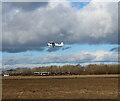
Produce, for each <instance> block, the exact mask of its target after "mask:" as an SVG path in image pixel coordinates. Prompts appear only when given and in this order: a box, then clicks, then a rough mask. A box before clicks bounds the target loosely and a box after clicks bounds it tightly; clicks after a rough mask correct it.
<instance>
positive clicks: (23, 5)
mask: <svg viewBox="0 0 120 101" xmlns="http://www.w3.org/2000/svg"><path fill="white" fill-rule="evenodd" d="M47 4H48V2H3V4H2V9H3V13H5V12H8V11H11V10H13V9H21V10H23V11H32V10H35V9H37V8H39V7H45V6H47Z"/></svg>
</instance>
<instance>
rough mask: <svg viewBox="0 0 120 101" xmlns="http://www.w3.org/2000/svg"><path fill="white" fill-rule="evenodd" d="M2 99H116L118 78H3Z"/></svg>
mask: <svg viewBox="0 0 120 101" xmlns="http://www.w3.org/2000/svg"><path fill="white" fill-rule="evenodd" d="M103 77H104V76H103ZM7 78H12V77H7ZM14 78H15V77H14ZM16 78H17V77H16ZM24 78H25V77H24ZM26 78H27V77H26ZM47 78H48V77H47ZM2 97H3V99H117V98H118V78H94V77H93V78H85V77H84V78H74V79H32V80H29V79H22V80H20V79H17V80H12V79H8V80H7V79H6V80H5V78H3V80H2Z"/></svg>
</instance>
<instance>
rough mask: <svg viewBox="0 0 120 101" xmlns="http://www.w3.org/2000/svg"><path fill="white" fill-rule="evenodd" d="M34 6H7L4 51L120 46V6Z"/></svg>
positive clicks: (51, 4)
mask: <svg viewBox="0 0 120 101" xmlns="http://www.w3.org/2000/svg"><path fill="white" fill-rule="evenodd" d="M3 5H4V3H3ZM30 5H31V4H30V3H25V4H24V3H20V4H19V3H17V5H15V4H14V3H12V4H11V3H6V4H5V8H4V9H3V24H2V27H3V36H2V39H3V40H2V44H3V51H6V52H13V53H15V52H23V51H27V50H38V51H42V50H43V49H44V48H45V47H46V46H47V42H48V41H50V40H53V41H55V42H62V41H63V42H64V43H66V44H68V45H71V44H117V43H118V33H117V31H118V29H117V28H118V24H117V22H118V18H117V13H118V11H117V9H118V8H117V3H113V2H112V3H97V2H96V3H94V2H90V3H89V4H87V5H86V6H84V7H83V8H81V9H76V8H74V7H72V6H71V4H70V3H69V2H68V3H65V2H49V3H47V4H46V3H42V2H40V3H39V4H34V5H33V6H32V8H31V6H30ZM48 51H51V50H50V49H49V50H48Z"/></svg>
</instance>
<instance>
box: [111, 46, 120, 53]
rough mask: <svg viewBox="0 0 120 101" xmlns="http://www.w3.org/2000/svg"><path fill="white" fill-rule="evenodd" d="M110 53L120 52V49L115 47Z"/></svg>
mask: <svg viewBox="0 0 120 101" xmlns="http://www.w3.org/2000/svg"><path fill="white" fill-rule="evenodd" d="M110 51H114V52H120V47H115V48H112V49H110Z"/></svg>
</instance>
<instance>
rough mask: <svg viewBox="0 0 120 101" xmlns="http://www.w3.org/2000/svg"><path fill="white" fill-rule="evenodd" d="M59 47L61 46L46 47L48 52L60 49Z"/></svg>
mask: <svg viewBox="0 0 120 101" xmlns="http://www.w3.org/2000/svg"><path fill="white" fill-rule="evenodd" d="M60 48H61V47H54V48H53V47H49V48H48V49H47V51H48V52H55V51H58V50H60Z"/></svg>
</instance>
